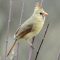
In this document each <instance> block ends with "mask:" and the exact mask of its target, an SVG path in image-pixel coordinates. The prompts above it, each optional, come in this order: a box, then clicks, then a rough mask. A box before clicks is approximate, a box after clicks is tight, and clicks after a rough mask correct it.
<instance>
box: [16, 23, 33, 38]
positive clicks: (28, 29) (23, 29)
mask: <svg viewBox="0 0 60 60" xmlns="http://www.w3.org/2000/svg"><path fill="white" fill-rule="evenodd" d="M32 27H33V24H26V25H25V26H23V27H20V28H18V30H17V31H16V33H15V35H16V37H17V38H22V37H24V36H25V35H26V34H28V33H29V32H31V30H32Z"/></svg>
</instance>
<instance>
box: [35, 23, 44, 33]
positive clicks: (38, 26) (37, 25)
mask: <svg viewBox="0 0 60 60" xmlns="http://www.w3.org/2000/svg"><path fill="white" fill-rule="evenodd" d="M43 25H44V22H37V23H35V25H34V33H35V34H38V33H39V32H40V31H41V29H42V27H43Z"/></svg>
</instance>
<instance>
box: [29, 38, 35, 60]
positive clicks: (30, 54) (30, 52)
mask: <svg viewBox="0 0 60 60" xmlns="http://www.w3.org/2000/svg"><path fill="white" fill-rule="evenodd" d="M34 40H35V37H33V39H32V42H31V43H32V45H33V43H34ZM32 50H33V48H31V47H30V51H29V58H28V60H31V56H32Z"/></svg>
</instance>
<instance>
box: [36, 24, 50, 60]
mask: <svg viewBox="0 0 60 60" xmlns="http://www.w3.org/2000/svg"><path fill="white" fill-rule="evenodd" d="M48 27H49V23H48V25H47V28H46V30H45V33H44V36H43V38H42V41H41V44H40V46H39V48H38V51H37V53H36V57H35V60H37V57H38V54H39V51H40V49H41V46H42V44H43V41H44V39H45V36H46V34H47V31H48Z"/></svg>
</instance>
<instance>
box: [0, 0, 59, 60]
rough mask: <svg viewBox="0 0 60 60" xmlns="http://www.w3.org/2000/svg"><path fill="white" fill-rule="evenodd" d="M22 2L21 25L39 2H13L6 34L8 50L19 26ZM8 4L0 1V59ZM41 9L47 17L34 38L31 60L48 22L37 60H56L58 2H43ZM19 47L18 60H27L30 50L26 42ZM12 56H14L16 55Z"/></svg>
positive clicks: (49, 0)
mask: <svg viewBox="0 0 60 60" xmlns="http://www.w3.org/2000/svg"><path fill="white" fill-rule="evenodd" d="M22 1H23V2H24V3H25V4H24V13H23V18H22V23H23V22H24V21H25V20H26V19H28V18H29V17H30V16H31V15H32V13H33V10H34V5H35V2H36V1H39V2H40V0H13V4H12V14H11V22H10V29H9V34H8V36H9V39H8V41H9V42H8V49H9V46H11V44H13V42H14V40H13V34H14V33H15V31H16V29H17V27H18V25H19V19H20V15H21V8H22ZM9 3H10V1H9V0H0V58H1V57H4V54H5V47H6V42H5V41H6V39H7V38H6V37H7V25H8V15H9ZM43 7H44V9H45V10H46V11H47V12H48V14H49V15H48V17H46V21H45V25H44V27H43V29H42V31H41V32H40V34H39V35H38V36H37V37H36V39H35V42H34V44H33V45H34V46H35V49H34V50H33V54H32V58H31V60H34V58H35V55H36V52H37V49H38V47H39V44H40V42H41V39H42V38H43V34H44V31H45V28H46V26H47V24H48V22H49V23H50V26H49V29H48V33H47V35H46V38H45V40H44V43H43V45H42V48H41V50H40V53H39V56H38V59H37V60H58V56H59V52H60V26H59V25H60V0H44V1H43ZM19 47H20V48H19V60H28V55H29V49H30V48H29V45H28V44H27V43H26V42H22V43H21V44H20V46H19ZM15 50H16V49H15ZM14 56H16V53H15V55H14ZM9 57H10V56H9ZM1 59H2V58H1ZM3 59H4V58H3ZM3 59H2V60H3ZM14 59H15V60H16V57H14ZM8 60H9V59H8Z"/></svg>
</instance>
